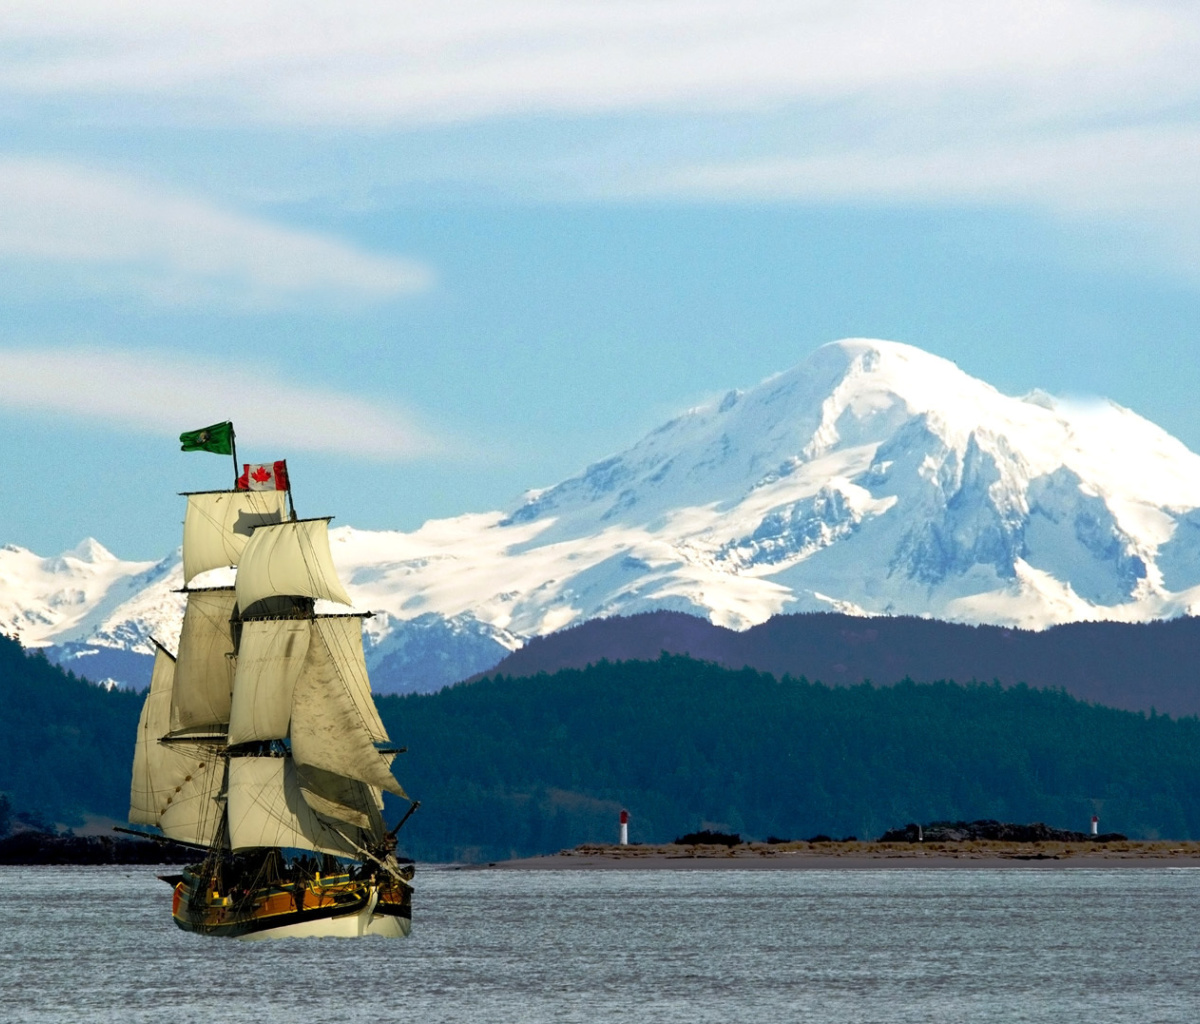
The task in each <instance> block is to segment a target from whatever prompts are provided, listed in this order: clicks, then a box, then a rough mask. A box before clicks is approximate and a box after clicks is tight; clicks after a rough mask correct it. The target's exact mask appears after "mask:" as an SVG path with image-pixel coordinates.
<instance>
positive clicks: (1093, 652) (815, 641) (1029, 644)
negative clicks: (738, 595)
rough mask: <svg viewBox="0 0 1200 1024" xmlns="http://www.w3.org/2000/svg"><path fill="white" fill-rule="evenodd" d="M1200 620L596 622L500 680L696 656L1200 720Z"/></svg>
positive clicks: (542, 642) (512, 662)
mask: <svg viewBox="0 0 1200 1024" xmlns="http://www.w3.org/2000/svg"><path fill="white" fill-rule="evenodd" d="M1197 652H1200V618H1192V617H1187V618H1179V619H1172V620H1169V621H1160V622H1150V623H1126V622H1074V623H1067V624H1065V625H1061V626H1052V627H1050V628H1049V629H1046V630H1041V631H1033V630H1023V629H1011V628H1009V627H1006V626H987V625H981V626H968V625H963V624H959V623H952V622H941V621H939V620H937V619H918V618H913V617H912V616H907V615H906V616H877V617H874V618H870V619H864V618H861V617H859V616H852V615H842V614H839V613H837V612H827V613H812V614H806V615H777V616H775V617H774V618H771V619H768V620H767V621H766V622H764V623H761V624H760V625H757V626H752V627H751V628H750V629H747V630H743V631H737V630H732V629H726V628H724V627H722V626H714V625H713V624H712V623H710V622H706V621H705V620H703V619H699V618H697V617H695V616H693V615H684V614H681V613H679V612H645V613H643V614H641V615H634V616H630V617H629V618H624V617H618V618H611V619H594V620H592V621H590V622H585V623H582V624H581V625H578V626H572V627H571V628H569V629H565V630H562V631H560V632H558V633H553V634H551V635H549V636H544V637H535V638H534V639H532V640H530V641H529V642H528V643H527V644H526V645H525V646H524V647H522V648H521V649H520V650H519V651H514V652H513V653H512V654H510V655H509V656H508V657H507V658H505V659H504V660H503V661H501V662H500V664H498V665H497V666H496V667H495V668H493V669H491V670H489V671H488V672H487V673H485V674H486V675H488V676H512V677H527V676H534V675H537V674H539V673H547V674H553V673H555V672H560V671H562V670H563V669H579V668H584V667H585V666H587V665H594V664H597V663H599V662H600V661H610V662H617V661H634V660H636V661H653V660H655V659H656V658H658V657H660V656H661V655H662V654H664V653H665V654H673V655H675V654H686V655H689V656H690V657H692V658H695V659H698V660H701V661H706V662H714V663H716V664H718V665H721V666H723V667H725V668H731V669H740V668H746V667H749V668H753V669H756V670H758V671H760V672H768V673H770V674H771V675H773V676H775V677H776V678H777V679H778V678H782V677H783V676H785V675H790V676H792V677H793V678H796V679H798V678H800V677H804V678H807V679H808V680H809V681H810V682H822V683H825V684H826V685H828V686H855V685H857V684H859V683H862V682H863V681H864V680H870V681H871V682H872V683H874V684H875V685H877V686H891V685H893V684H895V683H898V682H901V681H902V680H904V679H906V678H907V679H911V680H913V681H914V682H918V683H932V682H938V681H942V680H954V681H956V682H959V683H969V682H984V683H990V682H995V681H998V682H1000V683H1001V684H1003V685H1004V686H1016V685H1019V684H1021V683H1025V684H1027V685H1029V686H1031V687H1036V688H1039V689H1061V690H1065V691H1066V692H1067V693H1069V694H1071V695H1072V696H1074V697H1079V698H1081V699H1083V700H1087V701H1091V702H1093V703H1096V704H1104V705H1107V706H1109V707H1114V708H1123V709H1125V710H1127V711H1143V712H1150V711H1152V710H1153V711H1157V712H1158V713H1160V714H1169V715H1174V716H1184V715H1200V659H1197Z"/></svg>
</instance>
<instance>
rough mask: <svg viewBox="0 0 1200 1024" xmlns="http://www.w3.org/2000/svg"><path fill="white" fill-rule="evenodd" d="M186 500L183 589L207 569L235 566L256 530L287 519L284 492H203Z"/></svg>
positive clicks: (190, 495)
mask: <svg viewBox="0 0 1200 1024" xmlns="http://www.w3.org/2000/svg"><path fill="white" fill-rule="evenodd" d="M187 500H188V504H187V513H186V514H185V516H184V519H183V583H184V586H187V584H188V583H190V582H191V581H192V578H193V577H195V576H197V575H198V574H199V573H202V572H206V571H207V570H209V569H218V568H221V567H222V566H228V565H237V564H238V560H239V559H240V558H241V554H242V550H243V549H244V548H245V547H246V544H247V542H248V541H249V540H250V536H251V534H252V533H253V532H254V528H255V527H257V526H262V525H264V524H266V523H279V522H283V520H284V519H286V518H287V515H286V510H287V492H286V491H203V492H200V493H197V494H189V495H187Z"/></svg>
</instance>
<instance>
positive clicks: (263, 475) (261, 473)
mask: <svg viewBox="0 0 1200 1024" xmlns="http://www.w3.org/2000/svg"><path fill="white" fill-rule="evenodd" d="M250 476H251V477H253V478H254V479H255V480H257V481H258V482H259V483H260V484H265V483H266V482H267V481H268V480H270V479H271V471H270V470H269V469H267V467H266V466H259V467H258V469H256V470H255V471H254V472H253V473H251V474H250Z"/></svg>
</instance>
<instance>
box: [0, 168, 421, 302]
mask: <svg viewBox="0 0 1200 1024" xmlns="http://www.w3.org/2000/svg"><path fill="white" fill-rule="evenodd" d="M0 260H5V261H11V263H13V264H15V265H19V266H21V267H27V266H28V265H29V264H30V263H32V264H34V265H47V264H49V265H52V266H54V267H57V268H59V269H60V270H61V269H62V268H67V270H68V273H69V274H70V275H71V283H72V285H73V286H74V287H77V288H84V289H100V290H105V291H110V290H114V289H119V290H126V291H133V292H137V293H140V294H142V295H146V296H149V297H150V298H151V299H153V300H155V301H158V302H161V303H164V304H168V305H197V304H201V303H204V304H214V303H215V304H217V305H227V306H233V307H240V308H245V307H251V308H254V307H275V306H292V305H308V304H310V303H312V302H314V301H316V302H318V303H320V302H334V303H347V302H360V301H363V300H367V301H372V300H379V299H386V298H390V297H392V296H395V295H399V294H403V293H407V292H413V291H419V290H421V289H423V288H426V287H428V284H429V282H430V278H431V275H430V273H429V271H428V270H427V269H426V268H424V267H422V266H421V265H419V264H417V263H414V262H411V261H408V260H403V259H397V258H395V257H391V256H385V255H379V254H375V253H370V252H365V251H363V250H361V249H358V248H356V247H354V246H353V245H349V244H347V243H345V242H342V241H339V240H337V239H334V238H329V237H326V236H324V235H320V234H317V233H314V232H307V231H301V230H296V229H294V228H288V227H282V226H279V225H276V224H272V223H270V222H269V221H266V220H262V219H260V218H257V217H253V216H247V215H244V214H241V213H236V212H233V211H231V210H228V209H223V208H221V207H219V206H217V205H214V204H212V203H210V202H207V201H204V200H200V199H193V198H186V197H181V196H178V195H175V194H172V193H169V192H166V191H164V190H162V189H159V188H156V187H154V186H150V185H146V184H144V183H141V182H137V181H134V180H131V179H128V178H123V177H118V176H114V175H111V174H102V173H97V172H93V171H89V170H84V169H82V168H79V167H73V166H70V165H65V164H61V163H54V162H49V161H40V160H28V159H14V158H8V159H5V158H0Z"/></svg>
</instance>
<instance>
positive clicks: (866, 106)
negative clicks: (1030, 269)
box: [0, 0, 1200, 298]
mask: <svg viewBox="0 0 1200 1024" xmlns="http://www.w3.org/2000/svg"><path fill="white" fill-rule="evenodd" d="M1198 52H1200V7H1198V6H1197V5H1196V4H1194V3H1189V2H1186V0H1041V2H1038V3H1030V2H1029V0H975V2H972V3H963V2H962V0H740V2H737V3H733V2H729V0H610V2H606V3H596V2H594V0H447V2H444V3H439V4H396V3H394V2H386V0H374V2H370V0H367V2H363V3H358V4H354V5H349V6H347V5H344V4H337V3H334V2H332V0H314V2H312V3H306V4H305V5H303V7H302V8H297V7H296V6H295V5H294V4H291V3H286V2H284V0H267V2H253V0H250V2H245V0H238V2H234V0H212V2H210V3H206V4H204V5H193V4H162V3H159V2H155V0H123V2H121V3H111V2H102V0H70V2H65V0H64V2H59V3H56V2H55V0H9V3H8V4H7V5H6V11H5V18H4V21H3V24H2V25H0V110H2V111H4V112H5V116H8V117H12V118H20V117H22V116H28V117H29V118H31V119H33V120H35V121H36V120H37V119H39V118H46V117H50V118H53V117H56V116H59V115H61V114H62V113H63V112H64V111H66V112H69V113H70V114H71V115H72V116H78V115H79V113H80V112H81V111H85V112H86V116H87V117H89V118H91V119H93V120H98V121H100V122H105V121H110V122H113V123H117V124H125V125H128V124H134V123H137V124H148V125H151V126H156V125H161V124H164V123H165V124H171V125H181V124H186V125H196V124H205V125H209V126H216V127H218V128H220V127H229V126H234V125H236V126H242V127H245V126H269V127H271V128H273V129H282V130H285V131H286V130H288V129H303V130H305V131H307V130H309V129H312V130H313V134H314V138H323V139H326V143H325V144H326V145H328V139H330V138H334V137H337V138H341V137H342V133H345V132H352V133H357V135H358V137H360V138H363V137H370V138H374V139H378V138H380V137H386V136H389V135H391V136H393V137H400V136H404V135H406V134H411V133H414V132H417V131H422V130H427V129H429V128H430V126H436V131H432V132H430V131H427V132H426V134H425V135H424V136H423V137H422V138H423V143H422V146H420V147H416V149H417V150H418V151H419V152H418V154H417V155H416V156H413V157H412V159H411V160H409V159H408V157H409V156H410V154H409V153H408V151H406V159H404V160H396V161H391V162H389V163H388V164H387V166H382V167H377V168H373V173H372V181H373V182H376V181H384V180H386V181H392V182H395V181H397V180H399V181H404V182H406V183H412V182H420V183H422V184H428V183H429V182H435V181H437V180H438V177H439V175H440V176H441V178H440V180H442V181H453V182H462V181H464V180H470V179H471V176H472V175H475V176H476V177H477V178H478V180H480V181H481V182H483V187H484V188H485V189H486V188H487V187H488V183H491V185H492V187H493V188H497V187H498V188H499V189H501V190H503V191H504V192H506V193H507V194H513V193H514V192H518V193H519V192H521V190H522V189H524V191H525V193H526V194H532V195H537V196H545V195H548V194H549V195H556V196H567V197H572V196H573V197H578V196H588V197H595V196H601V197H604V198H608V199H613V198H618V199H619V198H626V197H637V196H645V195H648V194H649V195H654V196H656V197H670V196H684V197H689V196H690V197H695V196H703V197H706V198H710V199H723V198H732V199H738V198H745V197H764V196H767V197H771V198H774V199H778V200H802V201H809V202H812V201H836V202H849V203H854V202H861V201H864V200H865V201H872V200H884V201H900V202H904V203H928V202H935V203H938V202H968V203H984V204H986V203H992V204H1009V205H1011V204H1034V205H1037V206H1039V207H1041V208H1043V209H1046V210H1049V211H1050V212H1051V213H1053V214H1062V215H1066V216H1072V217H1078V216H1083V217H1087V218H1092V219H1094V220H1097V221H1102V222H1105V223H1115V224H1117V225H1120V226H1124V227H1129V228H1132V229H1133V230H1134V231H1142V232H1146V233H1147V234H1148V236H1151V235H1152V236H1153V237H1154V238H1155V239H1156V240H1157V242H1156V243H1155V244H1160V243H1161V244H1162V246H1163V247H1164V248H1165V249H1168V250H1171V251H1172V252H1175V251H1178V252H1181V253H1182V252H1185V251H1186V252H1189V253H1191V252H1194V251H1200V199H1197V198H1194V193H1195V189H1194V187H1193V185H1192V184H1191V178H1192V177H1194V175H1193V174H1192V169H1193V168H1194V167H1195V166H1196V160H1195V157H1196V151H1195V139H1196V137H1197V135H1198V134H1200V61H1197V60H1196V54H1197V53H1198ZM482 122H491V123H492V124H493V125H495V124H513V125H518V124H519V125H521V127H520V128H518V129H517V130H516V131H514V132H512V134H511V135H509V136H506V137H503V138H500V135H496V136H489V138H490V140H491V141H490V142H489V143H488V144H484V145H479V144H478V142H479V136H478V134H476V135H474V136H471V144H464V142H463V135H464V132H470V131H473V130H474V129H476V128H478V127H479V125H480V124H481V123H482ZM456 126H457V127H458V128H460V129H462V131H460V132H459V134H458V135H457V136H453V133H454V131H455V130H456ZM439 132H441V133H447V134H446V135H440V134H438V133H439ZM500 134H501V135H502V133H500ZM532 138H536V139H537V141H536V143H534V142H531V141H530V139H532ZM447 140H449V141H447ZM443 143H444V145H445V148H444V149H439V145H440V144H443ZM321 144H322V143H320V142H319V141H318V142H316V143H314V145H315V146H320V145H321ZM430 154H432V155H430ZM421 161H424V162H423V163H422V162H421ZM439 161H440V162H439ZM1181 169H1183V170H1181ZM406 175H407V177H406ZM301 176H302V172H301ZM361 188H364V185H363V183H362V181H354V182H350V183H349V184H348V185H347V191H348V192H353V191H354V190H356V189H361ZM365 188H366V190H367V191H369V190H370V186H365ZM1181 210H1182V211H1183V215H1182V216H1180V211H1181ZM181 218H182V219H183V220H184V221H187V220H188V217H187V216H183V215H181ZM201 219H203V218H201ZM208 219H209V221H210V222H211V221H212V217H211V216H210V217H209V218H208ZM269 230H278V229H269ZM145 234H147V235H151V234H152V232H150V231H149V230H148V231H147V232H146V233H145ZM319 243H320V244H324V245H332V246H334V247H335V248H337V249H338V250H339V251H340V252H341V257H335V256H334V255H333V254H331V253H330V252H329V251H328V250H322V252H323V253H324V257H323V258H321V259H315V260H314V259H308V258H306V257H300V256H297V257H296V259H295V260H293V261H287V260H283V261H281V262H280V263H279V268H280V269H278V270H277V271H272V270H271V269H269V268H270V267H271V265H272V262H273V261H272V260H271V259H268V258H265V257H264V258H262V259H255V260H253V261H250V260H249V258H247V262H252V263H253V269H246V268H244V267H242V266H241V265H240V264H239V265H238V266H239V268H240V269H238V270H237V272H236V273H237V274H239V275H241V277H242V278H243V279H245V280H246V281H249V282H250V283H249V284H248V285H247V290H248V292H249V293H250V294H252V295H260V296H261V295H267V296H275V297H276V298H278V297H279V296H281V295H282V296H293V295H296V294H299V293H302V292H303V291H305V289H306V287H307V286H306V285H296V286H295V287H293V285H294V284H295V282H298V281H300V280H302V279H303V271H304V270H306V269H307V268H310V267H318V268H322V269H321V271H320V273H321V274H323V275H324V277H323V279H322V280H323V283H324V284H325V286H326V287H328V288H329V289H331V290H338V289H341V290H347V289H349V290H351V291H352V292H354V294H357V295H363V294H380V293H394V292H396V291H400V290H403V288H405V287H407V286H410V285H411V284H412V283H413V281H414V280H416V279H419V278H420V274H419V273H417V274H416V278H414V277H413V276H412V274H411V273H409V272H411V271H413V270H414V268H411V267H408V268H405V267H404V266H402V265H400V264H397V263H396V262H395V261H390V260H386V259H385V258H383V257H375V256H371V255H369V254H365V253H361V252H358V251H357V250H349V252H347V251H345V249H344V247H340V246H339V243H336V242H332V241H330V240H324V239H323V240H319ZM147 244H149V243H147ZM313 244H318V243H313ZM273 245H274V243H273V242H272V241H271V240H269V239H268V240H262V241H260V242H259V243H258V245H257V246H250V247H248V250H250V251H265V250H268V249H271V248H272V246H273ZM200 250H201V251H202V252H203V251H204V246H201V247H200ZM154 251H155V252H158V251H159V250H154ZM188 258H189V257H188V254H187V253H185V252H175V251H174V250H172V252H171V254H170V255H169V256H161V254H160V256H159V262H160V263H165V264H168V265H171V266H176V265H179V266H186V265H187V260H188ZM1180 258H1182V257H1180ZM355 260H357V261H360V262H359V263H355V266H356V268H357V269H355V270H352V271H348V272H346V273H343V272H342V270H334V269H331V268H334V267H338V268H343V267H348V266H350V264H351V263H353V262H354V261H355ZM380 260H383V263H382V264H380V262H379V261H380ZM346 261H350V262H346ZM361 261H366V265H365V266H363V265H362V263H361ZM264 268H267V269H264ZM369 270H373V272H368V271H369ZM273 272H277V273H278V274H279V275H281V276H282V277H285V278H286V279H287V282H288V283H286V284H281V283H279V282H278V281H275V280H274V279H273V278H272V277H271V274H272V273H273ZM314 272H315V271H314ZM214 273H215V276H216V277H221V276H222V274H226V271H218V272H211V271H202V272H197V273H190V272H187V273H181V275H180V278H179V280H180V281H182V282H183V285H186V286H188V287H190V288H192V289H195V288H196V287H197V282H200V283H201V284H203V283H204V282H207V281H209V280H210V279H211V277H212V276H214ZM130 276H131V278H137V279H140V278H138V275H137V274H136V273H135V272H131V275H130ZM351 280H356V281H358V282H359V284H358V285H357V288H358V290H357V291H354V288H355V287H356V286H355V285H353V284H352V283H349V282H350V281H351ZM365 282H374V284H370V283H365ZM404 282H407V284H406V283H404ZM168 284H169V281H168ZM181 287H182V285H181ZM389 289H390V291H389ZM164 290H165V291H166V292H167V293H168V294H169V292H170V291H171V289H170V287H165V288H164ZM183 290H185V291H186V290H187V289H186V288H183Z"/></svg>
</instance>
